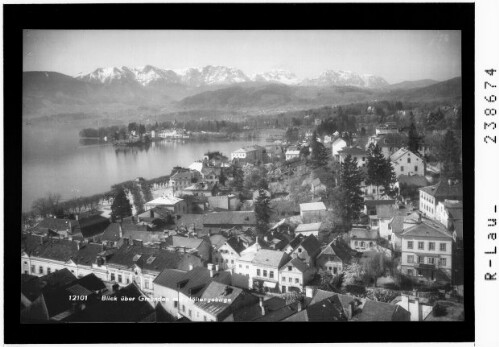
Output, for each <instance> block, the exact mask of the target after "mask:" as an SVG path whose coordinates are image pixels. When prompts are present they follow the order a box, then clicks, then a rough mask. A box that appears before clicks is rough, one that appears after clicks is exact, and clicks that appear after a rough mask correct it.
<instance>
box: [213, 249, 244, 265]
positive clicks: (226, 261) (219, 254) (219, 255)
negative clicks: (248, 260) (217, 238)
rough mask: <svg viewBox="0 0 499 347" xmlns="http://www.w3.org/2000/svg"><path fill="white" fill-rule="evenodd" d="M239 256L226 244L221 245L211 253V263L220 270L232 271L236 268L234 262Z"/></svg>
mask: <svg viewBox="0 0 499 347" xmlns="http://www.w3.org/2000/svg"><path fill="white" fill-rule="evenodd" d="M239 258H240V255H239V254H238V253H237V252H236V251H234V250H233V249H232V247H230V246H229V245H228V244H227V243H225V244H223V245H222V246H221V247H220V248H219V249H218V250H214V251H213V252H212V261H213V263H214V264H218V265H219V266H220V268H222V269H224V270H225V269H232V268H234V267H236V261H237V260H238V259H239Z"/></svg>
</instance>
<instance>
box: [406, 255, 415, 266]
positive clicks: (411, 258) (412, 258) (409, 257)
mask: <svg viewBox="0 0 499 347" xmlns="http://www.w3.org/2000/svg"><path fill="white" fill-rule="evenodd" d="M407 262H408V263H409V264H411V263H414V256H413V255H408V256H407Z"/></svg>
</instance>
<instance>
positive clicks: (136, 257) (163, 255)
mask: <svg viewBox="0 0 499 347" xmlns="http://www.w3.org/2000/svg"><path fill="white" fill-rule="evenodd" d="M108 264H109V265H118V266H124V267H126V268H132V267H133V266H134V265H137V266H138V267H140V268H141V269H142V270H148V271H153V272H161V271H163V270H164V269H185V268H188V267H189V265H193V266H197V265H201V259H199V257H197V256H195V255H193V254H189V253H180V252H171V251H167V250H164V249H160V248H153V247H146V246H140V245H123V246H121V247H120V248H119V249H118V250H117V251H116V253H115V254H114V255H113V256H112V257H111V258H110V259H109V260H108Z"/></svg>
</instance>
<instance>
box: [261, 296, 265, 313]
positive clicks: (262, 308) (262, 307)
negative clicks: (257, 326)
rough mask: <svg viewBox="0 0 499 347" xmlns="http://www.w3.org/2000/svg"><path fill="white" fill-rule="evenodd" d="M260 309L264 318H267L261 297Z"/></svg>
mask: <svg viewBox="0 0 499 347" xmlns="http://www.w3.org/2000/svg"><path fill="white" fill-rule="evenodd" d="M260 309H261V310H262V316H265V306H264V305H263V297H260Z"/></svg>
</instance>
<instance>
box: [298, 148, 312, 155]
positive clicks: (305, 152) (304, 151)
mask: <svg viewBox="0 0 499 347" xmlns="http://www.w3.org/2000/svg"><path fill="white" fill-rule="evenodd" d="M309 155H310V149H309V148H308V147H302V148H301V149H300V156H301V157H303V158H307V157H308V156H309Z"/></svg>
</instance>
